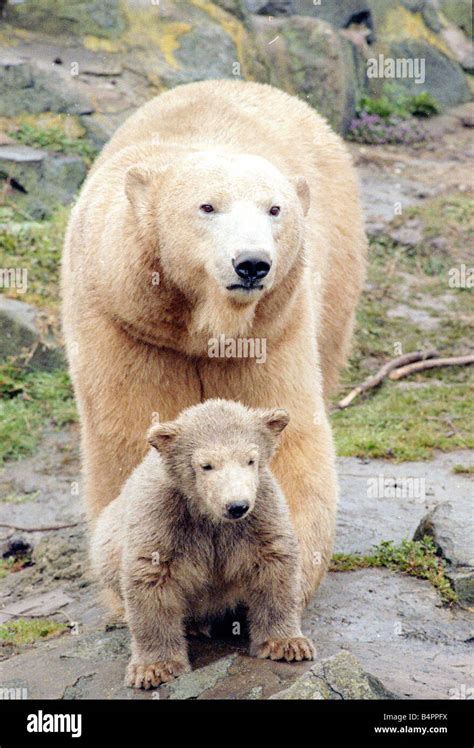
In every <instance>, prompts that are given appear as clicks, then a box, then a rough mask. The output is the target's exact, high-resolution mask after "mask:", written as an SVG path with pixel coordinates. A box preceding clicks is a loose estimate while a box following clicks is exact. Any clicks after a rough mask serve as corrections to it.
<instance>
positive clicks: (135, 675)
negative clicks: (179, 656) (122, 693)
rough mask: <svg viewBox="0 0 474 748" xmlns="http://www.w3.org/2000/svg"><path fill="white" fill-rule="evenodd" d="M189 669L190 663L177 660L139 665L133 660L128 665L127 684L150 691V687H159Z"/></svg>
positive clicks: (130, 686)
mask: <svg viewBox="0 0 474 748" xmlns="http://www.w3.org/2000/svg"><path fill="white" fill-rule="evenodd" d="M189 670H190V666H189V664H188V663H185V662H178V661H177V660H167V661H161V662H153V663H152V664H151V665H137V664H135V663H132V662H131V663H130V664H129V665H128V667H127V672H126V675H125V685H126V686H128V687H129V688H144V689H145V690H146V691H148V689H150V688H157V687H158V686H159V685H161V684H162V683H168V682H169V681H170V680H173V679H174V678H177V677H178V675H182V674H183V673H186V672H188V671H189Z"/></svg>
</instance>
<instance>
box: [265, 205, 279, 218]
mask: <svg viewBox="0 0 474 748" xmlns="http://www.w3.org/2000/svg"><path fill="white" fill-rule="evenodd" d="M280 210H281V208H280V206H279V205H272V207H271V208H270V210H269V211H268V212H269V213H270V215H271V216H277V215H278V214H279V213H280Z"/></svg>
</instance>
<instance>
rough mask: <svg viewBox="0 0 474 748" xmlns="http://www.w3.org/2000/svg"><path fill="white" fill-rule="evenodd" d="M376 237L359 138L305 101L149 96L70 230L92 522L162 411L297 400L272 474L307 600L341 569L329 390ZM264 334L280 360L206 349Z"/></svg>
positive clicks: (240, 92) (72, 321)
mask: <svg viewBox="0 0 474 748" xmlns="http://www.w3.org/2000/svg"><path fill="white" fill-rule="evenodd" d="M365 254H366V239H365V236H364V231H363V224H362V214H361V207H360V204H359V198H358V188H357V182H356V177H355V173H354V170H353V167H352V165H351V161H350V157H349V156H348V154H347V152H346V150H345V147H344V145H343V143H342V141H341V140H340V138H339V137H338V136H337V135H335V134H334V133H333V132H332V131H331V130H330V128H329V127H328V125H327V124H326V123H325V121H324V120H323V119H322V118H321V117H320V116H319V115H318V114H316V113H315V112H314V111H313V110H312V109H311V108H310V107H309V106H307V105H306V104H305V103H303V102H302V101H300V100H298V99H296V98H293V97H291V96H288V95H287V94H285V93H283V92H282V91H279V90H277V89H274V88H272V87H270V86H266V85H261V84H257V83H245V82H239V81H225V80H220V81H206V82H201V83H192V84H190V85H184V86H180V87H179V88H176V89H174V90H172V91H169V92H167V93H165V94H162V95H161V96H158V97H157V98H155V99H153V100H152V101H150V102H148V103H147V104H145V105H144V106H143V107H141V109H139V110H138V111H137V112H136V113H135V114H134V115H133V116H132V117H130V119H128V120H127V121H126V122H125V124H124V125H122V127H121V128H120V129H119V130H118V131H117V132H116V134H115V135H114V136H113V138H112V139H111V141H110V142H109V143H108V145H107V146H106V147H105V148H104V150H103V152H102V154H101V156H100V157H99V159H98V160H97V162H96V164H95V166H94V168H93V170H92V172H91V174H90V175H89V177H88V179H87V181H86V183H85V184H84V186H83V189H82V192H81V195H80V197H79V200H78V202H77V204H76V206H75V208H74V210H73V212H72V215H71V219H70V222H69V227H68V231H67V236H66V242H65V249H64V257H63V269H62V290H63V299H64V306H63V321H64V331H65V338H66V346H67V351H68V357H69V361H70V368H71V374H72V379H73V383H74V388H75V393H76V397H77V402H78V407H79V413H80V419H81V425H82V457H83V468H84V480H85V493H86V501H87V506H88V511H89V516H90V518H91V519H92V520H93V519H94V518H95V517H96V516H97V515H98V513H99V511H100V509H101V508H102V507H103V506H105V505H106V504H107V503H108V502H109V501H111V500H112V499H113V498H114V497H115V496H116V495H117V494H118V492H119V490H120V487H121V485H122V483H123V481H124V479H125V478H126V477H127V476H128V475H129V473H130V472H131V470H132V469H133V468H134V467H135V465H137V464H138V463H139V462H140V460H141V459H142V457H143V455H144V452H145V450H146V443H145V439H144V434H145V433H146V430H147V428H148V427H149V425H150V421H151V418H152V413H154V412H158V413H159V417H160V419H161V420H172V419H174V418H176V416H177V414H178V412H179V411H181V410H182V409H183V408H186V407H188V406H189V405H192V404H194V403H197V402H200V401H203V400H205V399H207V398H213V397H221V398H228V399H231V400H240V401H242V402H243V403H244V404H246V405H248V406H251V407H268V408H269V407H273V406H275V407H283V408H286V409H287V410H288V411H289V413H290V416H291V421H290V425H289V426H288V428H287V429H286V430H285V432H284V434H283V439H282V445H281V448H280V450H279V452H278V454H277V456H276V457H275V459H274V462H273V465H272V466H273V469H274V472H275V474H276V476H277V478H278V480H279V481H280V484H281V486H282V488H283V490H284V492H285V494H286V497H287V500H288V503H289V506H290V509H291V513H292V517H293V521H294V524H295V529H296V532H297V534H298V537H299V539H300V542H301V548H302V552H303V563H304V595H305V599H306V600H307V599H308V597H309V595H310V594H311V592H312V591H313V590H314V589H315V588H316V587H317V585H318V584H319V582H320V580H321V578H322V577H323V575H324V572H325V570H326V568H327V566H328V563H329V559H330V555H331V548H332V541H333V535H334V524H335V515H336V504H337V481H336V475H335V467H334V452H333V444H332V437H331V431H330V427H329V424H328V420H327V416H326V413H325V407H324V398H325V397H327V395H328V393H329V392H330V391H331V390H332V389H333V388H334V385H335V383H336V379H337V374H338V370H339V369H340V367H341V365H342V364H343V362H344V359H345V357H346V353H347V349H348V344H349V339H350V336H351V332H352V326H353V315H354V308H355V305H356V302H357V298H358V296H359V293H360V289H361V284H362V281H363V275H364V265H365ZM222 335H224V336H225V338H231V339H233V340H235V339H239V338H246V339H249V338H252V339H263V340H265V342H266V359H265V363H257V361H256V360H255V359H254V358H248V357H247V358H238V357H236V358H215V357H210V356H209V341H210V340H211V339H215V338H219V337H220V336H222Z"/></svg>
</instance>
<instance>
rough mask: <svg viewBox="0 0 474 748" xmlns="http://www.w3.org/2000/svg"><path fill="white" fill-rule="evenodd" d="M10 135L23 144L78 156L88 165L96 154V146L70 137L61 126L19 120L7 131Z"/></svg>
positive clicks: (82, 139) (81, 139)
mask: <svg viewBox="0 0 474 748" xmlns="http://www.w3.org/2000/svg"><path fill="white" fill-rule="evenodd" d="M8 135H10V137H12V138H14V139H15V140H17V141H18V142H19V143H22V144H23V145H29V146H31V147H32V148H40V149H43V150H47V151H54V152H56V153H65V154H66V155H69V156H79V157H80V158H82V160H83V161H84V162H85V163H86V164H87V165H88V166H90V165H91V164H92V162H93V160H94V158H95V157H96V155H97V148H95V147H94V146H93V145H91V144H90V143H89V142H88V141H87V140H85V139H84V138H80V137H79V138H71V137H68V136H67V135H65V133H64V131H63V130H62V129H61V127H57V126H50V127H39V126H38V125H35V124H29V123H27V122H21V123H20V124H19V125H18V126H17V127H15V128H14V129H12V130H10V131H9V132H8Z"/></svg>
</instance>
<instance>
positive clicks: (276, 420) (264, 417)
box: [260, 408, 290, 437]
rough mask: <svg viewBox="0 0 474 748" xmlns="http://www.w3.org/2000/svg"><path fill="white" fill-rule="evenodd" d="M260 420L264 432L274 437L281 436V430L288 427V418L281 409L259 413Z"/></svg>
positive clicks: (285, 412)
mask: <svg viewBox="0 0 474 748" xmlns="http://www.w3.org/2000/svg"><path fill="white" fill-rule="evenodd" d="M260 414H261V415H260V418H261V421H262V424H263V426H264V427H265V430H266V431H269V432H270V433H271V434H274V435H275V437H277V436H278V434H281V432H282V431H283V429H285V428H286V427H287V426H288V423H289V421H290V416H289V414H288V413H287V411H286V410H283V408H272V409H271V410H262V411H260Z"/></svg>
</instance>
